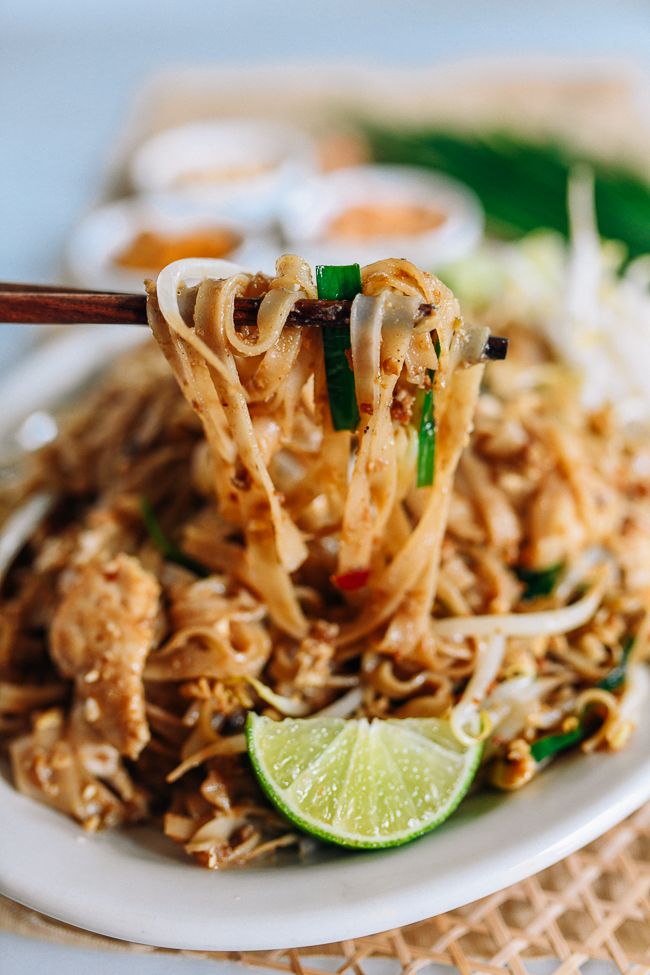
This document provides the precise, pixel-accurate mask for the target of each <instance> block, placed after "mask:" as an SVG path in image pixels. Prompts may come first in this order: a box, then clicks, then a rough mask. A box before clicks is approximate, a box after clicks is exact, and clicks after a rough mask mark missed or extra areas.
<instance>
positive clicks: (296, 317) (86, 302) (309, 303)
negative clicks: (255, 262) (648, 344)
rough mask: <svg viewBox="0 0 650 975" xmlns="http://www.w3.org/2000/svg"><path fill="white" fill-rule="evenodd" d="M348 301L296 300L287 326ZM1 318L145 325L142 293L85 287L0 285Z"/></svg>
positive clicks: (318, 319)
mask: <svg viewBox="0 0 650 975" xmlns="http://www.w3.org/2000/svg"><path fill="white" fill-rule="evenodd" d="M261 300H262V299H261V298H237V299H236V301H235V326H236V327H238V328H245V327H246V326H254V325H255V323H256V321H257V312H258V309H259V306H260V302H261ZM351 306H352V302H351V301H322V300H316V301H315V300H308V299H303V300H301V301H297V302H296V304H295V305H294V307H293V310H292V311H291V313H290V315H289V318H288V319H287V324H288V325H301V326H317V327H331V326H336V325H347V324H349V321H350V308H351ZM432 311H433V306H432V305H428V304H421V305H420V307H419V315H420V316H421V317H424V316H425V315H429V314H431V312H432ZM0 322H1V323H7V324H20V325H23V324H34V325H79V324H84V325H100V324H115V325H146V323H147V307H146V296H145V295H144V294H142V295H138V294H119V293H116V292H110V291H84V290H82V289H80V288H65V287H59V286H58V285H57V286H55V285H33V284H12V283H7V284H4V283H0ZM507 351H508V340H507V339H505V338H502V337H500V336H498V335H492V336H490V337H489V339H488V341H487V343H486V346H485V349H484V352H483V357H484V358H486V359H505V357H506V355H507Z"/></svg>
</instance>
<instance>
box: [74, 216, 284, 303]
mask: <svg viewBox="0 0 650 975" xmlns="http://www.w3.org/2000/svg"><path fill="white" fill-rule="evenodd" d="M217 228H218V229H219V230H225V231H229V232H231V233H232V234H233V236H235V237H237V238H238V239H239V242H238V243H237V245H236V246H235V247H234V248H233V249H232V250H230V251H228V252H227V253H224V254H222V255H218V256H222V257H224V258H227V259H228V260H230V261H234V262H235V263H238V264H243V265H244V266H247V267H254V268H255V269H256V270H262V271H269V272H272V271H273V260H272V255H273V254H274V251H275V248H274V246H273V243H272V242H271V241H270V240H267V239H266V238H263V237H260V236H259V235H257V234H253V233H251V231H250V230H249V229H248V228H247V227H246V226H243V225H242V224H240V223H239V222H237V221H236V220H234V219H233V218H232V217H231V216H229V215H219V214H218V213H217V212H216V211H214V212H212V213H210V214H204V215H198V214H197V213H196V212H195V211H194V210H193V208H191V207H190V208H187V207H185V206H184V205H183V204H182V203H180V202H179V201H174V200H170V199H168V200H164V201H163V200H156V201H154V200H151V199H147V198H139V197H134V198H132V199H125V200H120V201H118V202H116V203H110V204H108V205H106V206H103V207H99V208H98V209H96V210H92V211H91V212H89V213H88V214H87V215H86V216H85V217H84V218H83V220H82V221H81V222H80V223H79V224H78V226H77V228H76V230H75V231H74V233H73V234H72V237H71V238H70V242H69V244H68V248H67V253H66V269H67V272H68V276H69V277H70V278H71V279H72V280H73V282H74V283H75V284H77V285H78V286H79V287H83V288H97V289H105V290H110V291H134V292H138V291H142V286H143V281H144V279H145V278H147V277H155V276H156V273H157V271H158V270H159V268H156V267H151V268H148V267H146V266H142V267H125V266H123V265H121V264H119V263H118V262H117V259H118V258H119V256H120V255H121V254H123V253H124V252H125V250H126V249H127V248H128V247H129V245H130V244H132V243H133V242H134V241H135V240H136V238H137V237H138V235H139V234H141V233H143V232H152V233H154V234H156V235H159V236H160V237H169V238H175V237H182V236H185V235H188V236H190V235H192V234H193V233H202V232H209V231H211V230H215V229H217ZM182 256H188V255H182ZM192 256H194V257H214V256H217V255H215V254H207V253H206V254H201V253H197V254H193V255H192Z"/></svg>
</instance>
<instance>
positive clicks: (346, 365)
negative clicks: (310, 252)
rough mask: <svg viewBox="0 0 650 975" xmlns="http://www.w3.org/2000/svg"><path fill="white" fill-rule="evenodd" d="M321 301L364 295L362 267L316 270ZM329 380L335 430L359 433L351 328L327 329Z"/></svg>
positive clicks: (332, 327) (329, 265) (327, 373)
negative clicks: (352, 362) (357, 430)
mask: <svg viewBox="0 0 650 975" xmlns="http://www.w3.org/2000/svg"><path fill="white" fill-rule="evenodd" d="M316 286H317V288H318V297H319V298H322V299H324V300H330V301H336V300H339V301H341V300H350V299H352V298H354V297H355V296H356V295H358V294H360V293H361V268H360V267H359V265H358V264H346V265H341V266H338V267H337V266H335V265H331V264H326V265H319V266H318V267H317V268H316ZM323 350H324V353H325V378H326V380H327V394H328V397H329V403H330V413H331V416H332V425H333V427H334V429H335V430H356V428H357V424H358V423H359V409H358V407H357V397H356V393H355V389H354V372H353V371H352V366H351V364H350V355H351V342H350V328H349V326H348V325H334V326H328V327H327V328H324V329H323Z"/></svg>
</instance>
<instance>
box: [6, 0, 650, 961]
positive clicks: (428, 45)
mask: <svg viewBox="0 0 650 975" xmlns="http://www.w3.org/2000/svg"><path fill="white" fill-rule="evenodd" d="M526 53H535V54H539V53H542V54H544V53H552V54H565V55H566V54H569V55H570V54H573V53H575V54H579V55H583V56H584V55H594V56H609V57H616V56H625V57H629V58H632V59H634V60H636V61H638V62H640V63H642V64H646V65H648V64H650V4H648V3H647V0H544V3H543V4H533V3H532V2H525V0H453V2H452V0H399V2H396V0H327V2H323V0H183V2H180V0H179V2H174V0H111V2H110V3H98V2H97V0H57V2H56V3H53V2H52V0H2V2H1V3H0V125H1V129H0V131H1V133H2V134H1V137H0V222H1V223H0V280H14V281H20V280H23V281H32V282H37V281H56V279H57V274H58V268H59V255H60V253H61V248H62V245H63V243H64V241H65V239H66V235H67V233H68V231H69V228H70V226H71V225H72V223H73V221H74V220H75V218H76V216H77V214H78V213H79V212H80V211H81V210H82V209H83V208H85V207H86V206H87V205H88V204H89V202H90V201H91V200H92V199H93V196H94V195H95V192H96V189H97V185H98V182H99V174H100V170H101V166H102V163H103V160H104V159H105V157H106V154H107V151H108V150H109V148H110V145H111V140H112V138H113V137H114V135H115V133H116V132H117V131H118V130H119V127H120V125H121V122H122V120H123V117H124V113H125V111H126V110H127V107H128V105H129V101H130V98H131V97H132V95H133V93H134V92H135V91H136V90H137V88H138V86H139V85H140V84H141V83H142V82H143V81H144V80H145V79H146V78H147V77H148V76H150V75H151V74H152V73H153V72H155V71H156V70H158V69H160V68H163V67H169V66H170V65H174V64H183V65H187V64H206V63H214V62H221V63H223V62H249V63H251V62H253V63H255V62H260V61H267V62H276V63H277V62H278V61H282V60H289V59H292V60H300V61H302V62H308V61H309V59H310V58H313V59H317V60H323V59H324V58H330V57H340V58H344V59H347V60H350V59H360V60H365V61H370V62H374V63H377V62H379V63H391V64H429V63H431V62H432V61H435V60H451V59H454V58H457V57H467V56H471V55H479V56H485V55H491V56H494V55H500V54H503V55H504V56H507V55H521V54H526ZM32 336H33V332H32V330H31V329H24V328H23V329H19V328H13V329H11V328H8V327H4V328H3V329H2V331H1V332H0V371H1V370H3V369H6V368H7V367H8V366H9V365H10V363H11V361H12V359H13V358H14V357H15V356H16V355H19V354H21V353H22V352H23V351H24V350H25V348H26V347H27V346H28V344H29V342H30V340H31V338H32ZM210 967H212V968H213V969H214V965H213V964H211V963H209V962H204V961H200V960H190V959H186V958H174V957H171V956H167V957H163V956H158V957H152V956H140V955H136V956H126V955H114V954H111V955H103V954H98V955H97V954H95V953H91V952H79V951H77V950H71V949H66V948H62V947H59V946H56V947H54V946H49V945H43V944H39V943H36V942H31V941H27V940H23V939H20V938H14V937H11V936H3V935H0V975H10V973H11V975H23V973H30V975H31V973H34V972H40V971H47V972H48V975H69V973H76V972H82V971H84V972H85V971H92V972H93V973H95V975H102V973H104V972H106V973H109V972H110V973H111V975H112V973H116V975H121V973H124V975H147V973H149V972H150V973H152V975H153V973H158V975H163V973H167V972H169V973H172V972H179V973H182V975H192V973H196V975H200V973H201V972H204V971H205V972H207V971H209V969H210ZM233 970H235V969H233V967H232V966H230V965H228V966H225V965H222V966H220V971H221V973H222V975H227V973H228V975H229V971H233Z"/></svg>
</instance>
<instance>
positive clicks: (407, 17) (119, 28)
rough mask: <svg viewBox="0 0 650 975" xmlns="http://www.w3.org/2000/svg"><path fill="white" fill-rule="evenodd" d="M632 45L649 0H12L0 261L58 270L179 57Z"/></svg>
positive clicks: (7, 0)
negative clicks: (130, 128)
mask: <svg viewBox="0 0 650 975" xmlns="http://www.w3.org/2000/svg"><path fill="white" fill-rule="evenodd" d="M540 53H543V54H556V55H557V54H563V55H567V56H579V57H581V58H582V57H588V56H607V57H625V58H630V59H633V60H635V61H637V62H638V63H640V64H644V63H646V64H650V5H649V4H648V3H647V2H646V0H545V2H544V3H543V4H532V3H525V2H524V3H522V2H520V0H489V2H474V0H454V2H449V0H400V2H399V3H395V0H328V2H323V0H316V2H314V0H310V2H306V0H282V2H277V3H273V2H266V0H185V2H183V3H179V2H174V0H156V2H153V0H150V2H143V0H112V2H111V3H106V4H99V3H84V2H82V0H58V2H57V3H55V4H53V3H51V2H50V0H27V2H26V0H3V2H2V4H1V5H0V119H1V124H2V152H1V153H0V186H1V191H0V192H1V197H0V198H1V200H2V206H1V213H2V224H3V233H2V238H1V240H0V267H1V268H2V275H3V277H4V278H5V279H7V280H12V279H13V280H22V279H27V280H34V281H36V280H47V279H51V278H52V274H53V271H54V269H55V268H56V260H57V256H58V255H60V251H61V248H62V246H63V243H64V241H65V239H66V235H67V233H68V232H69V230H70V228H71V226H72V225H73V223H74V221H75V220H76V218H77V217H78V215H79V212H80V211H81V210H82V209H83V208H84V207H86V206H87V205H88V204H89V202H90V201H91V200H92V198H93V194H95V193H96V192H97V190H98V186H99V182H100V178H101V174H102V171H103V170H104V168H105V166H106V163H107V159H108V158H109V156H110V153H111V150H112V147H113V143H114V140H115V138H116V136H117V133H118V132H119V130H120V128H121V127H122V126H123V125H124V122H125V118H126V114H127V112H128V111H129V109H130V107H131V104H132V99H133V97H134V95H135V94H136V92H137V91H138V89H139V86H140V85H142V84H143V82H145V81H146V80H147V79H148V78H149V77H150V76H151V75H152V74H153V73H155V72H158V71H160V70H162V69H166V68H169V67H170V66H172V65H178V64H180V65H200V64H214V63H218V64H223V63H236V64H243V65H247V64H249V65H255V64H259V63H260V62H266V63H278V64H285V63H286V62H288V61H292V62H295V61H297V62H302V63H303V64H309V62H310V61H312V60H320V61H324V62H330V63H331V62H332V60H344V61H347V62H353V63H358V62H360V61H365V62H368V63H371V64H391V65H396V64H397V65H411V66H413V65H431V64H435V63H440V62H448V61H453V60H454V59H458V58H467V57H473V56H479V57H485V56H493V57H494V56H502V57H503V58H509V57H524V58H525V57H526V56H527V55H530V54H540Z"/></svg>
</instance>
